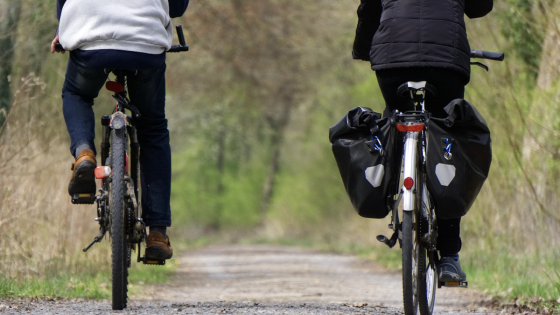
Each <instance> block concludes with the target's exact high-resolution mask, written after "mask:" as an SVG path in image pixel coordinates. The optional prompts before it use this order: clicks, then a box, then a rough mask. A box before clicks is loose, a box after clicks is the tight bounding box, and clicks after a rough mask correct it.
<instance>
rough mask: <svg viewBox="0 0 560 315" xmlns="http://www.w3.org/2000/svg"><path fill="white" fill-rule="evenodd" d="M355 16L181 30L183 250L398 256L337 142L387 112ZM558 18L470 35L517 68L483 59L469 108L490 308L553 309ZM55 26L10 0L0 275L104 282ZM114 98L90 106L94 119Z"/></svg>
mask: <svg viewBox="0 0 560 315" xmlns="http://www.w3.org/2000/svg"><path fill="white" fill-rule="evenodd" d="M357 5H358V1H326V0H315V1H309V0H308V1H302V0H259V1H248V0H203V1H193V2H192V3H191V4H190V7H189V9H188V10H187V13H186V15H185V16H184V17H182V18H178V19H175V20H174V23H175V24H182V25H183V27H184V29H185V31H186V38H187V42H188V44H189V45H190V47H191V51H190V52H188V53H185V54H169V55H168V56H167V65H168V70H167V91H168V95H167V113H168V118H169V123H170V131H171V134H172V151H173V163H174V164H173V187H172V189H173V191H172V211H173V220H174V221H173V222H174V223H173V227H172V228H171V230H170V233H171V236H172V238H174V239H176V240H177V241H179V240H185V239H186V240H193V239H197V238H201V237H207V236H212V237H215V236H222V240H224V239H225V240H227V241H236V240H238V239H241V238H249V239H253V240H255V239H272V240H279V239H284V240H285V239H289V240H312V241H314V242H315V243H317V244H326V245H327V246H328V247H329V248H331V249H341V248H347V249H348V248H350V249H352V250H354V251H358V249H359V248H374V249H375V248H380V249H379V250H378V251H376V252H375V253H377V254H375V255H377V259H378V260H381V261H383V260H386V258H387V257H388V256H391V255H393V256H394V255H395V253H396V254H398V253H397V251H396V250H393V251H389V250H388V249H386V248H383V247H380V246H382V245H378V244H377V242H376V241H375V235H377V234H380V233H387V232H388V230H386V224H387V223H388V219H387V220H368V219H363V218H360V217H358V216H357V215H356V214H355V213H354V210H353V209H352V206H351V204H350V202H349V201H348V198H347V196H346V193H345V191H344V187H343V185H342V181H341V180H340V176H339V173H338V169H337V168H336V164H335V161H334V158H333V157H332V153H331V150H330V143H329V142H328V136H327V135H328V128H329V127H330V126H331V125H332V124H334V122H336V121H337V120H338V119H339V118H340V117H342V116H343V115H344V114H345V113H346V112H347V111H348V110H349V109H351V108H353V107H356V106H368V107H371V108H373V109H374V110H376V111H381V110H382V109H383V107H384V102H383V99H382V97H381V94H380V92H379V90H378V88H377V84H376V81H375V76H374V74H373V72H372V71H371V70H370V69H369V63H367V62H360V61H353V60H352V58H351V54H350V53H351V48H352V41H353V35H354V30H355V25H356V14H355V12H356V9H357ZM559 9H560V1H558V0H547V1H530V0H497V1H495V9H494V11H493V12H492V13H491V14H490V15H489V16H488V17H485V18H482V19H477V20H469V21H467V28H468V32H469V39H470V42H471V47H473V48H477V49H485V50H494V51H504V52H505V53H506V60H505V61H504V62H503V63H495V62H485V63H486V64H488V65H489V66H490V72H488V73H486V72H484V71H483V70H482V69H480V68H476V67H475V68H473V70H472V78H471V83H470V84H469V86H468V87H467V93H466V98H467V99H468V100H469V101H471V102H472V103H473V104H474V105H475V106H476V107H477V108H478V109H479V111H480V112H481V113H482V114H483V116H484V117H485V118H486V120H487V122H488V123H489V126H490V128H491V131H492V137H493V149H494V150H493V151H494V159H493V165H492V168H491V174H490V177H489V179H488V181H487V183H486V185H485V186H484V187H483V190H482V192H481V195H480V196H479V199H478V200H477V202H476V203H475V205H474V207H473V209H471V211H470V212H469V214H468V215H467V216H465V218H464V219H463V222H464V223H463V225H462V226H463V231H462V234H463V241H464V247H463V248H464V249H463V251H462V252H461V255H462V261H463V264H464V265H465V267H466V268H467V269H468V274H469V277H470V281H474V283H479V284H481V286H486V287H489V288H491V289H492V290H493V291H492V292H493V293H496V294H505V295H509V296H512V297H514V296H517V295H519V294H525V295H526V296H532V295H538V296H542V297H544V298H548V297H551V298H554V299H556V298H557V297H558V295H560V292H556V291H554V289H553V285H554V283H556V282H557V281H556V282H554V281H551V280H550V278H549V276H551V275H552V279H555V278H554V272H555V266H558V264H559V263H560V247H559V246H558V245H559V243H560V233H559V232H560V230H559V219H560V213H559V211H558V209H559V199H558V196H557V195H558V192H559V187H558V177H559V176H558V175H559V168H560V166H559V163H558V156H559V154H560V152H559V150H560V141H559V140H560V118H559V115H558V114H557V113H556V110H557V109H558V108H559V104H560V102H559V100H560V85H559V80H558V79H559V78H558V71H559V70H558V69H559V65H560V63H559V62H560V53H559V51H560V50H559V49H558V48H559V45H560V43H559V38H560V37H559V34H560V33H559V28H558V27H559V22H560V21H558V19H559V16H560V15H559V14H558V10H559ZM56 26H57V21H56V7H55V1H54V0H47V1H41V2H37V1H32V0H0V111H2V112H1V113H0V122H1V121H3V119H4V118H5V117H6V116H7V115H8V113H9V115H10V119H9V121H8V123H7V124H5V127H4V131H3V133H2V135H1V138H0V188H1V191H2V199H0V227H2V228H1V229H0V248H2V249H3V250H2V253H0V270H1V273H2V275H4V276H5V277H9V278H18V279H19V278H22V279H24V278H26V277H32V276H40V275H43V276H45V275H49V272H54V271H53V270H65V271H68V272H71V273H76V274H80V273H83V272H84V270H89V272H93V273H94V272H96V271H97V270H98V269H96V268H99V267H93V266H95V264H96V262H102V263H101V264H100V266H104V265H107V266H108V264H106V263H104V262H105V261H107V260H108V259H109V257H110V255H109V254H108V252H107V248H106V246H104V245H103V243H102V244H100V245H96V247H97V248H95V247H94V248H93V249H92V250H90V251H89V252H88V253H87V254H83V253H81V248H83V247H84V246H85V245H86V243H89V241H91V239H92V238H93V236H94V235H95V234H96V230H97V225H96V223H95V222H94V221H93V218H94V217H95V214H94V208H93V207H91V206H88V207H86V206H71V205H70V198H69V197H68V196H67V193H66V185H67V183H68V179H69V176H70V171H69V166H70V164H71V163H72V158H71V156H70V155H69V154H68V148H67V147H68V143H69V139H68V136H67V134H66V130H65V125H64V122H63V118H62V113H61V101H60V90H61V87H62V82H63V80H64V73H65V65H66V60H67V58H68V54H66V55H50V54H49V45H50V41H51V40H52V37H53V35H54V32H55V30H56ZM109 94H110V93H108V92H103V91H102V92H101V93H100V97H99V99H98V100H97V101H96V104H97V105H96V106H95V107H94V108H95V111H96V113H97V114H98V117H99V116H100V114H101V113H106V112H107V111H108V110H110V109H109V106H110V105H109V104H112V100H111V97H110V95H109ZM10 110H11V112H10ZM105 245H106V244H105ZM372 255H374V254H372ZM85 266H87V268H85ZM512 272H513V274H515V275H516V277H515V279H511V274H512ZM531 279H532V280H531ZM515 281H518V282H519V283H523V282H524V281H533V282H531V283H533V284H534V285H532V286H531V287H530V288H527V286H525V287H524V288H522V287H523V286H522V285H518V283H517V282H515ZM554 294H556V296H553V295H554Z"/></svg>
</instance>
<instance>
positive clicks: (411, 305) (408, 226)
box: [402, 211, 418, 315]
mask: <svg viewBox="0 0 560 315" xmlns="http://www.w3.org/2000/svg"><path fill="white" fill-rule="evenodd" d="M414 221H415V220H414V211H403V220H402V284H403V304H404V314H405V315H415V314H416V312H417V310H418V299H417V296H418V286H417V284H418V281H417V277H418V263H417V262H418V261H417V258H418V252H417V250H416V249H417V248H418V246H415V243H417V242H416V241H415V240H416V239H417V237H416V233H415V231H414V225H415V222H414Z"/></svg>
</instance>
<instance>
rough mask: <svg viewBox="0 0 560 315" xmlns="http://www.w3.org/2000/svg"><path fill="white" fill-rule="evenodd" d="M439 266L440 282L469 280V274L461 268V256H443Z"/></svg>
mask: <svg viewBox="0 0 560 315" xmlns="http://www.w3.org/2000/svg"><path fill="white" fill-rule="evenodd" d="M437 267H438V276H439V281H440V282H456V281H467V275H466V274H465V273H464V272H463V270H462V269H461V263H460V262H459V257H457V258H454V257H441V259H440V260H439V262H438V263H437Z"/></svg>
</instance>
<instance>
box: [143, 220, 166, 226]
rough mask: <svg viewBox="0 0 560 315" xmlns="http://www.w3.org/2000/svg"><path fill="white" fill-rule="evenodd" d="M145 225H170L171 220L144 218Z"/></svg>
mask: <svg viewBox="0 0 560 315" xmlns="http://www.w3.org/2000/svg"><path fill="white" fill-rule="evenodd" d="M144 223H145V224H146V226H165V227H170V226H171V220H144Z"/></svg>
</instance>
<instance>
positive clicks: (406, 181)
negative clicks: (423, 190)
mask: <svg viewBox="0 0 560 315" xmlns="http://www.w3.org/2000/svg"><path fill="white" fill-rule="evenodd" d="M403 185H404V188H406V189H410V188H412V186H414V180H413V179H412V178H411V177H407V178H405V179H404V183H403Z"/></svg>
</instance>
